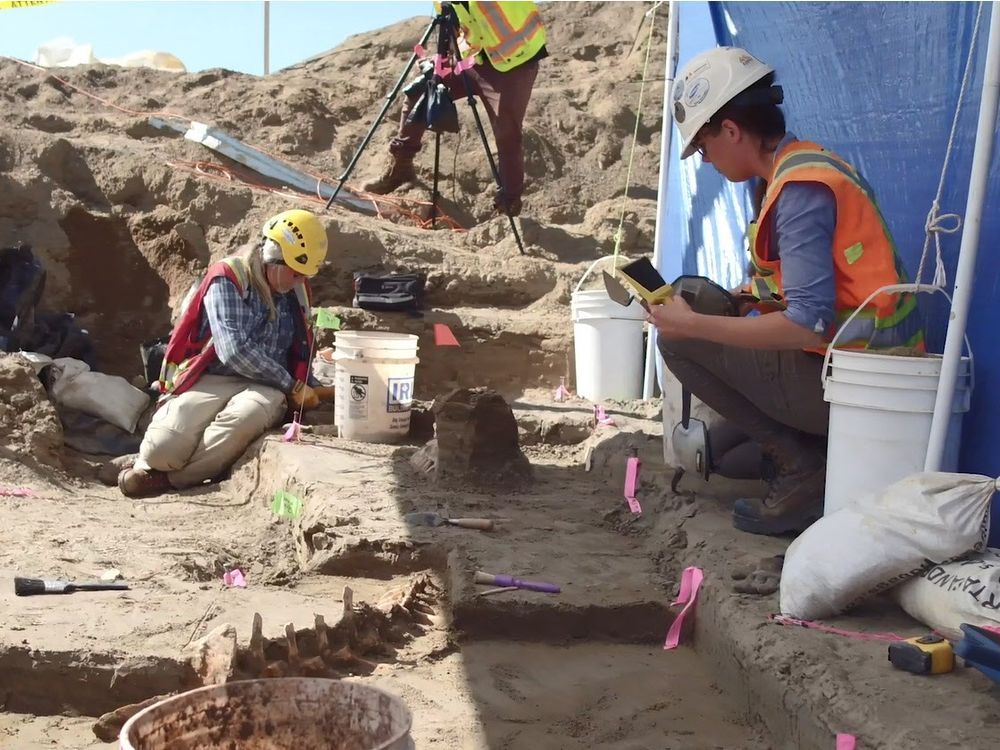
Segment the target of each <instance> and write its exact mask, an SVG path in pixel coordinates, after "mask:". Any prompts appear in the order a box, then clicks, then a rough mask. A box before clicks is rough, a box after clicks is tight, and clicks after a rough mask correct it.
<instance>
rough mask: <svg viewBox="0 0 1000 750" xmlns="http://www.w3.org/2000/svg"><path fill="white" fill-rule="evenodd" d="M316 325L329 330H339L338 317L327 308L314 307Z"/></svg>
mask: <svg viewBox="0 0 1000 750" xmlns="http://www.w3.org/2000/svg"><path fill="white" fill-rule="evenodd" d="M316 327H317V328H327V329H329V330H331V331H339V330H340V318H338V317H337V316H336V315H334V314H333V313H332V312H330V310H329V308H326V307H318V308H316Z"/></svg>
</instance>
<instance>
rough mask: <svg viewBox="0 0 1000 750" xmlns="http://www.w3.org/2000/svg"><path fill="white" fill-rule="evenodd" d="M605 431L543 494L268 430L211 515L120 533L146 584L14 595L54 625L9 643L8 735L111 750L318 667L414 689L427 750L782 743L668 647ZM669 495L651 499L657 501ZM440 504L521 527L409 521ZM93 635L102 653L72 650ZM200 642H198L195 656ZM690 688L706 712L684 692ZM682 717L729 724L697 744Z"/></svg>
mask: <svg viewBox="0 0 1000 750" xmlns="http://www.w3.org/2000/svg"><path fill="white" fill-rule="evenodd" d="M546 412H547V410H546V409H545V408H535V409H532V407H531V406H530V404H528V403H521V404H519V405H518V407H517V413H518V415H519V416H520V415H521V414H527V415H528V417H530V418H526V419H524V420H523V421H522V422H521V424H520V426H521V428H522V431H525V430H527V431H533V430H535V429H536V427H537V425H538V424H539V423H540V422H541V420H542V419H543V417H544V418H545V419H548V420H550V421H552V420H553V418H552V416H551V415H548V416H547V415H546ZM584 414H585V412H584V411H583V410H582V409H580V408H579V407H578V406H577V407H573V408H572V409H571V410H570V415H569V416H568V417H567V424H573V423H574V422H577V421H579V422H580V423H581V424H582V422H583V421H584V420H585V416H584ZM619 419H620V420H621V421H622V423H627V421H628V418H626V417H623V416H622V417H619ZM547 431H548V432H549V433H551V432H552V429H551V427H550V428H548V430H547ZM591 433H592V434H591V435H590V436H589V438H588V440H589V441H590V442H592V443H593V445H592V446H590V453H591V459H592V462H593V464H594V465H595V466H597V467H599V471H600V473H599V474H598V475H596V476H591V475H588V474H587V473H586V472H585V471H584V470H583V468H582V466H581V464H580V459H581V457H582V455H583V453H584V452H585V451H586V450H587V449H588V446H587V445H585V444H583V443H585V442H587V441H583V443H579V444H576V445H563V444H549V445H546V444H539V445H536V446H529V447H526V448H525V451H526V454H527V456H528V458H529V459H530V460H531V463H532V465H533V475H534V479H533V481H532V483H531V484H530V485H529V486H527V487H523V488H521V489H519V490H515V491H509V492H507V493H506V494H504V495H499V494H497V493H496V492H494V491H491V490H490V489H489V488H477V487H474V486H466V485H459V486H456V485H455V484H454V482H450V483H448V484H447V485H440V484H437V483H431V484H428V479H427V478H426V477H422V476H420V475H419V474H418V473H417V472H415V471H414V470H413V469H412V467H410V466H409V461H408V457H409V455H410V454H411V453H412V452H413V451H414V450H415V449H416V446H402V447H393V446H378V445H362V444H352V443H349V442H346V441H339V440H336V439H332V438H325V437H315V438H310V439H307V440H305V441H304V442H303V443H300V444H298V445H295V444H285V443H281V442H280V441H278V440H277V439H275V438H274V437H268V438H265V439H264V440H262V441H261V442H260V443H259V444H258V445H257V446H256V447H255V448H254V449H253V450H252V451H251V453H250V455H249V456H248V458H247V460H245V461H244V462H243V463H242V464H241V465H240V466H239V467H238V468H237V469H236V471H235V472H234V475H233V477H232V479H230V480H228V482H226V483H224V484H223V485H221V486H220V487H219V488H218V489H217V490H216V491H214V492H210V493H204V492H202V493H196V494H194V495H193V496H191V495H188V497H189V498H190V499H191V500H193V501H195V502H197V503H198V505H196V506H193V505H190V504H187V503H185V502H184V498H185V496H183V495H178V496H167V497H165V498H162V499H158V500H154V501H150V502H148V503H134V504H132V506H133V507H132V510H131V511H130V512H129V514H128V518H129V520H127V521H126V522H125V524H126V526H133V525H134V524H139V526H138V527H135V528H136V529H137V532H138V533H136V534H135V536H136V537H137V538H136V539H135V540H134V541H135V545H130V547H131V552H129V550H128V548H127V547H128V546H120V545H114V544H111V545H110V546H112V547H115V550H111V549H109V548H108V545H109V544H110V542H109V541H108V540H107V539H106V538H104V537H102V536H101V535H100V534H96V541H93V542H92V547H93V548H95V549H94V555H93V556H92V557H91V558H90V559H91V560H92V561H95V560H96V559H98V558H99V559H100V560H101V561H103V562H105V563H107V564H111V563H114V564H115V565H116V566H117V567H119V568H120V569H122V570H123V572H125V573H126V575H127V576H128V577H129V578H130V580H133V582H134V587H133V590H132V591H130V592H125V593H124V594H121V595H119V594H105V595H100V596H99V597H97V596H94V595H81V594H75V595H73V596H72V597H65V598H54V597H37V598H33V599H25V600H16V601H15V600H13V598H12V597H9V595H8V597H7V598H8V602H7V604H9V605H10V608H12V611H14V612H17V611H18V610H20V615H19V617H20V618H21V620H22V622H23V623H25V624H27V623H29V622H30V623H31V626H30V629H29V628H28V627H27V626H25V629H24V630H20V631H17V632H16V633H14V634H12V633H9V632H0V643H3V642H4V641H6V644H5V645H2V646H0V674H3V675H4V682H5V683H6V684H5V688H4V693H5V695H6V697H7V703H6V710H7V712H8V713H7V714H6V715H4V717H3V720H2V722H0V730H6V731H7V733H8V736H10V737H13V738H14V739H15V740H17V741H21V740H22V739H23V740H24V741H25V743H27V742H28V740H31V739H33V738H39V737H57V738H59V741H60V742H63V743H64V745H61V746H66V747H82V748H90V747H99V746H101V745H100V743H99V742H97V741H96V740H95V738H94V735H93V731H94V730H93V728H92V727H93V725H94V723H95V721H96V719H97V717H100V716H102V715H103V714H107V715H105V716H104V718H103V719H101V720H100V721H99V722H97V727H98V731H99V732H101V734H102V736H105V737H107V738H111V737H113V735H114V732H115V731H116V728H117V727H119V726H120V725H121V723H122V722H123V721H124V720H125V718H127V716H126V715H125V714H128V712H129V711H131V710H133V709H128V710H126V711H124V712H123V711H118V712H117V713H115V714H109V712H113V711H115V710H116V709H119V708H121V707H123V706H126V705H129V704H142V702H143V701H146V700H148V699H151V698H154V697H156V696H159V695H165V694H169V693H172V692H176V691H179V690H183V689H186V688H189V687H192V686H195V685H198V684H201V683H202V682H204V681H205V680H206V679H209V677H206V675H216V676H218V675H224V676H225V678H227V679H238V678H247V677H254V676H278V675H295V674H303V675H316V676H328V677H349V678H351V679H357V680H362V681H365V682H370V683H371V684H374V685H378V686H381V687H384V688H386V689H389V690H392V691H393V692H396V693H397V694H399V695H400V696H401V697H403V699H404V701H405V702H406V703H407V704H408V706H409V707H410V709H411V710H412V711H413V712H414V715H415V716H416V719H417V723H416V728H415V730H414V732H415V739H416V740H417V746H418V747H423V746H425V745H426V744H428V743H435V742H443V743H446V746H457V744H460V745H462V746H468V747H482V748H500V747H515V748H516V747H532V746H534V747H553V748H555V747H559V748H583V747H589V746H592V744H588V743H592V742H593V738H595V737H596V738H598V739H600V740H601V742H602V743H603V744H602V745H601V746H602V747H622V748H624V747H631V746H634V743H635V742H640V743H641V742H643V741H648V742H652V743H653V744H657V743H658V742H661V740H662V738H663V737H667V738H673V740H670V741H675V740H676V744H674V745H668V746H676V747H690V748H696V747H705V746H718V747H736V746H738V747H745V748H760V749H761V750H763V748H765V747H767V746H768V745H767V743H766V742H763V740H762V739H761V737H762V736H761V735H760V734H759V732H758V731H757V730H755V729H751V728H749V727H748V725H747V721H746V720H745V719H741V718H739V717H738V716H736V715H735V714H734V713H733V711H732V704H731V703H730V700H731V698H730V697H727V696H726V695H724V694H722V693H721V692H720V691H719V690H718V688H717V687H716V686H715V684H714V682H713V680H712V676H711V673H710V672H709V671H708V670H707V669H706V668H705V667H704V665H702V664H701V663H700V662H699V661H698V659H697V658H695V657H694V655H693V654H691V653H690V652H687V653H684V654H681V655H679V656H678V655H665V654H663V653H662V652H661V651H660V650H659V649H658V647H657V646H656V644H657V642H658V641H659V640H660V639H661V638H662V636H663V633H664V632H665V629H666V627H667V625H668V624H669V622H670V621H671V612H670V610H669V608H668V606H667V604H668V602H669V600H670V591H669V588H670V586H669V584H668V583H667V580H665V579H664V578H663V577H662V576H661V571H662V570H664V569H665V568H664V565H663V564H662V561H656V560H653V559H651V558H650V557H649V556H647V555H646V554H645V553H642V552H641V551H640V550H637V549H636V548H635V545H634V544H633V543H632V541H631V537H630V536H629V534H628V533H622V529H624V528H626V527H627V524H626V523H624V521H623V519H622V518H620V517H619V516H618V515H616V512H615V510H614V508H615V507H617V501H616V500H614V499H613V498H614V492H613V489H612V487H613V482H614V481H615V480H616V472H615V471H614V470H612V469H611V465H612V464H616V463H617V460H616V456H617V453H618V452H619V445H618V442H617V440H616V439H615V438H614V436H613V435H611V434H602V433H594V431H593V430H591ZM630 434H633V433H630ZM636 439H637V438H636V436H635V434H633V437H632V440H633V442H634V441H635V440H636ZM604 445H607V446H613V447H610V448H605V447H602V446H604ZM567 451H569V452H572V453H573V455H574V456H575V459H574V460H573V461H572V462H567V461H566V458H567V453H566V452H567ZM650 455H651V453H650ZM655 486H656V484H655V483H650V484H649V485H648V487H649V489H650V491H651V492H652V491H653V488H654V487H655ZM276 489H285V490H286V491H290V492H294V493H296V494H297V495H298V496H299V497H300V498H301V499H302V500H303V508H304V509H303V513H302V515H301V516H300V517H298V518H295V519H291V520H288V519H285V520H280V519H275V518H274V517H273V515H272V514H271V512H270V510H269V507H268V506H269V498H270V496H271V494H273V492H274V491H275V490H276ZM609 494H610V502H609V501H608V500H605V499H604V497H605V496H607V495H609ZM244 498H245V499H246V500H247V504H243V503H242V502H241V499H244ZM567 498H574V502H573V503H571V504H568V505H567V503H566V500H567ZM108 502H117V503H120V502H121V501H120V500H111V499H108V500H103V499H102V500H100V501H99V503H98V505H99V506H101V507H96V508H94V509H93V515H92V516H90V518H91V519H92V521H93V522H96V521H97V520H98V519H99V517H100V514H101V511H102V508H103V507H104V505H105V504H106V503H108ZM432 509H436V510H439V511H444V512H448V513H451V514H452V515H463V516H476V515H479V516H486V517H490V518H494V519H498V520H497V528H496V529H495V530H494V531H493V532H490V533H484V532H478V531H470V530H466V529H458V528H452V527H439V528H431V527H408V526H406V525H405V524H404V523H402V521H401V516H402V514H403V513H407V512H411V511H413V510H432ZM156 519H160V520H159V521H157V520H156ZM168 519H169V520H168ZM39 520H41V519H39ZM88 523H89V522H85V523H83V524H82V525H81V526H80V528H79V529H78V532H79V533H81V534H83V533H85V527H87V526H88ZM150 523H153V524H157V523H159V524H160V525H161V526H162V528H161V530H160V531H161V533H160V535H159V536H160V539H161V541H160V544H159V547H158V548H150V549H149V551H148V553H147V554H145V555H140V554H136V547H137V546H138V545H141V544H142V543H143V539H145V538H147V536H148V535H149V533H150V528H149V524H150ZM237 529H239V535H235V533H234V532H236V530H237ZM86 533H87V534H88V536H91V537H93V536H94V530H93V529H90V530H89V531H87V532H86ZM317 535H322V536H321V537H320V539H321V545H320V546H321V547H322V548H321V549H318V550H317V549H316V544H315V542H316V539H317ZM65 536H67V537H71V536H72V534H68V535H65ZM199 538H201V539H200V541H199ZM555 539H560V540H567V541H568V540H572V543H573V545H574V548H575V549H574V551H568V550H567V551H565V552H560V553H559V554H555V553H554V551H553V541H554V540H555ZM80 542H82V539H80V540H79V541H76V540H74V539H72V538H68V539H67V541H65V542H64V543H63V544H62V545H61V549H62V550H63V554H62V557H63V558H65V560H66V561H67V562H65V565H67V566H69V567H73V565H74V564H79V563H80V562H81V558H87V555H86V553H79V546H78V545H79V543H80ZM75 550H76V551H75ZM29 557H30V555H29ZM68 561H76V563H74V562H68ZM168 562H169V564H168ZM6 564H9V563H5V565H6ZM234 565H240V566H242V567H243V569H244V570H246V571H247V573H248V575H247V577H248V581H249V586H248V588H247V589H245V590H234V589H225V588H221V587H220V585H219V583H218V575H219V572H220V571H224V570H225V569H228V568H231V567H233V566H234ZM475 570H488V571H491V572H495V573H506V572H510V573H516V574H519V575H521V576H523V577H525V578H535V579H541V580H552V581H555V582H558V583H559V584H560V585H561V586H562V587H563V593H562V594H560V595H557V596H549V595H544V594H538V593H533V592H526V591H514V592H506V593H500V594H495V595H492V596H478V594H479V593H480V592H481V591H482V590H483V588H484V587H481V586H475V585H474V584H473V583H472V573H473V572H474V571H475ZM177 574H181V575H177ZM2 598H3V596H2V595H0V599H2ZM129 600H132V601H129ZM60 603H66V604H72V605H73V610H74V611H68V610H67V609H66V608H65V607H59V606H58V605H59V604H60ZM138 609H141V610H142V611H143V612H144V617H142V618H138V619H137V618H135V617H134V615H133V616H132V622H131V623H129V624H128V625H126V622H127V621H128V620H129V616H128V614H127V613H128V612H136V611H137V610H138ZM254 612H258V613H260V617H259V618H257V617H252V616H251V615H253V613H254ZM317 615H318V616H320V618H321V619H317ZM112 623H117V627H114V626H112ZM227 627H228V628H229V630H231V631H232V642H233V643H234V644H235V649H234V650H232V651H229V650H227V647H225V645H222V646H220V645H219V644H220V643H221V644H225V643H228V642H229V641H227V640H225V639H222V640H220V639H219V634H220V633H221V632H222V631H226V632H229V631H228V630H226V628H227ZM11 635H16V636H19V639H18V642H16V643H15V642H12V641H11V638H10V636H11ZM21 640H24V641H27V643H20V641H21ZM73 640H77V641H79V643H78V647H76V648H62V649H59V648H56V647H55V644H57V643H59V642H62V643H64V644H65V643H66V642H72V641H73ZM188 640H190V641H191V642H192V644H193V645H189V646H185V641H188ZM201 643H205V644H207V645H204V646H199V644H201ZM192 649H194V652H192ZM199 649H200V650H199ZM205 649H208V650H209V651H210V652H211V653H212V654H214V656H212V657H211V658H209V657H205V656H204V653H205ZM194 653H198V654H202V656H201V657H198V658H195V657H194ZM219 654H221V655H222V656H221V657H220V656H219ZM674 656H677V658H674ZM220 659H221V661H220ZM206 664H207V665H208V666H206ZM680 681H684V683H685V685H686V686H687V687H686V688H685V692H684V696H690V697H683V696H678V697H677V698H676V699H667V698H665V697H664V696H667V695H668V694H669V693H671V691H675V690H676V685H677V684H678V682H680ZM13 685H17V686H18V688H17V690H16V691H15V690H12V689H11V688H12V686H13ZM15 693H16V694H15ZM694 695H697V696H698V698H697V701H694ZM692 701H694V702H692ZM682 709H683V710H684V711H689V712H693V714H694V715H695V716H696V717H698V720H699V721H700V722H702V723H703V724H704V727H705V728H703V729H697V730H688V729H683V730H681V729H678V728H677V727H678V726H679V725H680V721H681V715H682ZM31 715H34V716H35V718H34V719H32V718H30V716H31ZM71 716H78V717H80V718H79V719H71V718H67V717H71ZM84 717H90V718H89V719H88V720H86V721H84ZM690 732H693V734H690ZM2 736H3V735H2V734H0V737H2ZM644 738H645V739H644ZM656 738H659V739H656ZM702 742H703V743H706V744H698V743H702ZM74 743H75V744H74ZM456 743H457V744H456ZM12 746H18V747H20V746H24V747H30V746H31V745H30V744H23V745H12Z"/></svg>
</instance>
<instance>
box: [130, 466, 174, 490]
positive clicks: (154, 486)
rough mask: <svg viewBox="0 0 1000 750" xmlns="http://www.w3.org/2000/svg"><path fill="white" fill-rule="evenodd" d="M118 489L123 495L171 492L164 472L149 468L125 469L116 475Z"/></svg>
mask: <svg viewBox="0 0 1000 750" xmlns="http://www.w3.org/2000/svg"><path fill="white" fill-rule="evenodd" d="M118 489H119V490H121V493H122V494H123V495H124V496H125V497H154V496H156V495H162V494H163V493H164V492H173V489H174V488H173V487H172V486H171V485H170V482H169V481H167V475H166V473H164V472H162V471H155V470H153V469H150V470H149V471H144V470H142V469H135V468H132V469H125V470H124V471H123V472H122V473H121V474H119V475H118Z"/></svg>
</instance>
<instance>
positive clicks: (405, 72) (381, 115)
mask: <svg viewBox="0 0 1000 750" xmlns="http://www.w3.org/2000/svg"><path fill="white" fill-rule="evenodd" d="M439 18H440V17H439V16H435V17H434V19H433V20H432V21H431V22H430V24H429V25H428V26H427V30H426V31H424V35H423V36H422V37H420V41H419V42H418V43H417V45H418V46H420V47H423V46H424V45H425V44H426V43H427V40H428V39H430V37H431V32H433V31H434V27H435V26H436V25H437V24H438V23H439ZM416 62H417V53H416V52H414V53H413V54H412V55H410V61H409V62H408V63H406V68H404V70H403V74H402V75H401V76H400V77H399V80H398V81H396V85H395V86H393V87H392V91H390V92H389V93H388V94H386V97H385V104H384V105H382V111H381V112H379V113H378V117H376V118H375V122H373V123H372V126H371V127H370V128H369V129H368V134H367V135H366V136H365V139H364V140H363V141H362V142H361V145H360V146H358V150H357V151H355V152H354V156H353V157H352V158H351V163H350V164H348V165H347V169H345V170H344V174H342V175H341V176H340V180H339V181H338V182H337V187H335V188H334V190H333V195H331V196H330V200H328V201H327V202H326V207H325V210H327V211H329V210H330V206H332V205H333V202H334V201H335V200H337V195H339V194H340V189H341V188H342V187H344V183H345V182H347V178H348V177H350V176H351V172H353V171H354V167H355V166H357V163H358V159H360V158H361V154H362V153H363V152H364V150H365V149H366V148H367V147H368V144H369V143H370V142H371V139H372V137H373V136H374V135H375V130H376V129H377V128H378V126H379V125H381V124H382V120H384V119H385V114H386V112H388V111H389V107H391V106H392V103H393V102H394V101H395V100H396V96H397V95H398V94H399V90H400V89H401V88H403V83H404V82H405V81H406V77H407V76H408V75H409V74H410V70H412V69H413V65H414V63H416Z"/></svg>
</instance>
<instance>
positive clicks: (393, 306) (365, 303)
mask: <svg viewBox="0 0 1000 750" xmlns="http://www.w3.org/2000/svg"><path fill="white" fill-rule="evenodd" d="M426 283H427V277H426V276H425V275H424V274H422V273H401V274H378V273H367V272H364V271H360V272H357V273H355V274H354V306H355V307H360V308H361V309H362V310H381V311H388V312H414V311H417V310H420V309H421V308H422V307H423V306H424V286H425V285H426Z"/></svg>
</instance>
